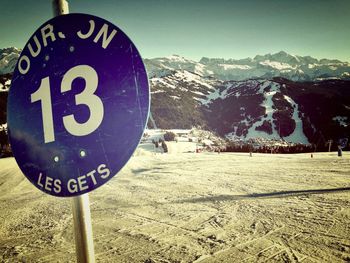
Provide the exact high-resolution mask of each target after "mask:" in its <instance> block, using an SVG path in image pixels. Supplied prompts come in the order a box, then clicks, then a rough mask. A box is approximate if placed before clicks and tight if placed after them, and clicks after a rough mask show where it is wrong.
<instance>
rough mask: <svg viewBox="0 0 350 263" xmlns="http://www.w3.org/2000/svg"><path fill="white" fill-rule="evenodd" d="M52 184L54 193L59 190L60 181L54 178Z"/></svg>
mask: <svg viewBox="0 0 350 263" xmlns="http://www.w3.org/2000/svg"><path fill="white" fill-rule="evenodd" d="M53 185H54V189H53V190H54V191H55V193H57V194H58V193H60V192H61V181H60V180H58V179H56V180H55V181H54V182H53Z"/></svg>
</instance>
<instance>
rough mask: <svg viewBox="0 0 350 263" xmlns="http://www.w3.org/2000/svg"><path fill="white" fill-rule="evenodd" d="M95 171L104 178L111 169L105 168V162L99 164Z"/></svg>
mask: <svg viewBox="0 0 350 263" xmlns="http://www.w3.org/2000/svg"><path fill="white" fill-rule="evenodd" d="M97 172H98V173H99V174H100V175H101V178H102V179H106V178H107V177H108V176H109V175H110V174H111V171H110V170H109V169H108V168H107V165H105V164H100V165H99V166H98V167H97Z"/></svg>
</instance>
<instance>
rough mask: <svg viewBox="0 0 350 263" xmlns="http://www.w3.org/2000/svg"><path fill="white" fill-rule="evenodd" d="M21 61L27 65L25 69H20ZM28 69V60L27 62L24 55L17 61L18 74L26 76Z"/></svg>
mask: <svg viewBox="0 0 350 263" xmlns="http://www.w3.org/2000/svg"><path fill="white" fill-rule="evenodd" d="M23 60H24V61H25V62H26V64H27V67H26V68H23V67H22V62H23ZM29 68H30V60H29V58H28V57H27V56H26V55H23V56H21V58H20V59H19V62H18V70H19V72H20V73H21V74H23V75H24V74H26V73H27V72H28V70H29Z"/></svg>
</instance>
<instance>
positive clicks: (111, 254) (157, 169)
mask: <svg viewBox="0 0 350 263" xmlns="http://www.w3.org/2000/svg"><path fill="white" fill-rule="evenodd" d="M146 148H147V147H146ZM146 148H145V149H143V150H142V151H138V152H137V154H135V155H134V157H132V158H131V160H130V161H129V163H128V164H127V165H126V166H125V167H124V168H123V170H122V171H121V172H120V174H119V175H118V176H117V177H115V178H113V179H112V180H111V181H110V182H109V183H108V184H107V185H104V186H102V187H101V188H99V189H98V190H96V191H94V192H92V193H90V201H91V210H92V220H93V230H94V241H95V252H96V259H97V262H148V263H149V262H203V263H205V262H346V261H347V262H349V261H350V181H349V179H350V154H349V153H345V154H344V156H343V158H338V157H337V156H336V153H334V152H333V153H316V154H314V158H313V159H311V158H310V154H296V155H268V154H253V157H249V155H248V154H243V153H240V154H238V153H221V154H217V153H199V154H196V153H176V151H174V153H173V154H160V153H158V154H154V153H151V152H149V151H147V149H146ZM146 153H147V154H146ZM0 222H1V223H0V262H74V261H75V254H74V253H75V252H74V240H73V232H72V214H71V200H70V199H67V198H55V197H51V196H49V195H46V194H44V193H41V192H40V191H38V190H37V189H36V188H34V186H32V185H31V184H30V183H29V181H28V180H27V179H26V178H25V177H24V176H23V175H22V174H21V172H20V171H19V170H18V168H17V166H16V164H15V161H14V159H12V158H7V159H0Z"/></svg>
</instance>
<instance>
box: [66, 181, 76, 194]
mask: <svg viewBox="0 0 350 263" xmlns="http://www.w3.org/2000/svg"><path fill="white" fill-rule="evenodd" d="M67 186H68V191H69V192H70V193H76V192H78V187H77V181H76V180H74V179H69V180H68V183H67Z"/></svg>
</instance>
